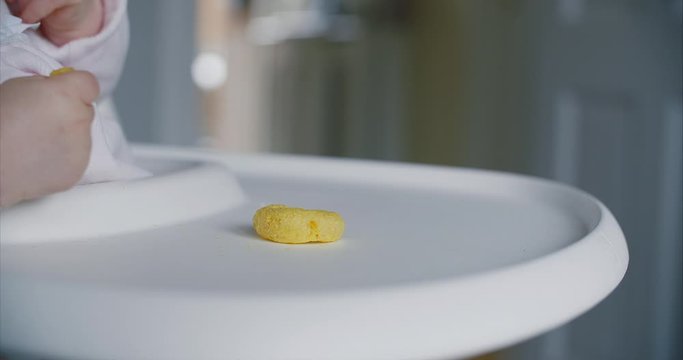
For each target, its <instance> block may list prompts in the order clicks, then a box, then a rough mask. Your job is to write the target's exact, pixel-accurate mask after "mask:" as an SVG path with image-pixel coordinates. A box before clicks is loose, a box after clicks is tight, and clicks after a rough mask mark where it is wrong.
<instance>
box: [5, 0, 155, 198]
mask: <svg viewBox="0 0 683 360" xmlns="http://www.w3.org/2000/svg"><path fill="white" fill-rule="evenodd" d="M38 22H39V23H40V24H39V25H38V24H36V23H38ZM127 47H128V21H127V17H126V1H125V0H51V1H47V0H0V84H2V86H3V87H2V89H3V91H2V92H3V93H4V94H2V97H3V107H7V108H9V106H5V105H7V104H6V103H9V102H12V105H13V107H14V108H16V107H17V105H16V104H17V102H22V101H23V102H25V103H27V106H25V108H26V113H27V114H28V113H31V112H33V113H35V112H36V111H34V109H30V107H31V106H33V107H43V110H44V114H51V111H52V110H53V109H49V108H48V107H50V106H58V105H56V104H53V103H55V101H44V102H41V103H33V104H30V101H29V100H27V99H30V98H32V97H34V95H35V96H36V99H38V97H37V95H38V92H36V91H34V90H30V89H31V88H32V86H33V87H34V88H36V89H39V88H40V86H47V84H48V82H46V80H39V79H44V78H40V77H34V79H35V80H33V82H32V83H30V80H28V79H31V78H24V79H27V80H22V79H18V78H22V77H27V76H34V75H42V76H48V75H49V74H50V73H51V72H52V71H54V70H57V69H60V68H62V67H65V66H69V67H73V68H75V69H77V70H82V71H87V72H89V73H92V74H93V75H94V76H95V78H96V79H97V83H95V84H92V83H91V84H89V83H88V82H89V81H88V80H87V76H86V77H84V75H83V74H86V75H87V73H85V72H81V71H79V72H76V73H81V75H80V79H78V80H70V79H76V78H78V75H74V76H70V75H69V74H67V75H60V76H58V78H59V77H61V76H64V79H55V81H54V82H53V84H56V85H54V86H60V84H59V82H61V83H63V84H62V85H63V89H62V90H61V92H62V93H68V92H69V91H70V90H69V89H70V88H73V93H78V94H79V96H80V98H82V99H84V100H85V101H90V102H92V101H93V99H94V98H95V97H96V94H97V91H98V90H97V88H98V86H99V91H100V96H99V98H97V102H96V104H95V103H92V106H93V109H94V112H93V113H94V120H93V122H92V126H91V128H90V129H89V130H90V132H91V144H92V146H91V151H90V155H89V159H88V162H87V167H86V169H85V173H84V174H83V175H82V177H81V179H80V181H78V183H79V184H86V183H94V182H103V181H111V180H122V179H131V178H137V177H143V176H146V175H148V173H147V172H145V171H144V170H142V169H140V168H138V167H136V166H135V165H133V163H132V160H131V157H130V154H129V151H128V146H127V143H126V139H125V136H124V134H123V132H122V130H121V127H120V126H119V124H118V121H117V116H116V112H115V109H114V107H113V103H112V101H111V95H112V91H113V89H114V87H115V85H116V83H117V81H118V78H119V76H120V74H121V70H122V67H123V62H124V59H125V55H126V51H127ZM10 79H15V80H12V81H9V80H10ZM83 79H86V80H83ZM22 81H23V83H22ZM27 83H28V84H27ZM50 86H52V85H50ZM10 89H11V90H13V91H14V92H16V90H15V89H19V90H21V91H24V92H28V91H32V92H31V93H26V94H25V96H10V91H9V90H10ZM22 89H23V90H22ZM87 91H89V92H90V94H84V92H87ZM28 104H30V105H28ZM57 110H58V109H54V111H57ZM10 115H12V114H10V112H9V110H7V111H5V110H3V117H7V118H9V117H10ZM55 116H57V115H55ZM30 120H31V121H37V120H36V119H30ZM39 120H42V121H43V122H45V124H46V126H48V125H49V121H50V120H51V119H49V118H45V119H39ZM6 122H9V120H8V121H6V119H3V138H2V142H3V144H2V149H3V150H6V149H7V148H8V146H9V145H10V143H11V142H12V140H15V139H9V138H8V131H10V130H9V125H7V126H5V125H4V124H5V123H6ZM5 128H7V130H5ZM15 142H17V143H18V141H15ZM5 143H7V144H5ZM33 146H40V144H34V145H33ZM15 148H16V147H15ZM4 159H5V157H4V156H3V160H4ZM3 168H4V166H3ZM3 171H4V170H3ZM5 175H6V174H3V179H5V178H10V177H9V176H5ZM5 188H6V186H4V185H3V191H5V190H4V189H5Z"/></svg>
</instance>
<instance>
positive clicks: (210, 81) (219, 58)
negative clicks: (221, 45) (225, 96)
mask: <svg viewBox="0 0 683 360" xmlns="http://www.w3.org/2000/svg"><path fill="white" fill-rule="evenodd" d="M227 78H228V60H227V58H226V57H225V56H223V55H220V54H218V53H215V52H208V51H206V52H201V53H199V54H198V55H197V56H196V57H195V58H194V61H192V80H193V81H194V83H195V84H196V85H197V87H199V88H200V89H202V90H214V89H218V88H219V87H221V86H223V84H225V80H227Z"/></svg>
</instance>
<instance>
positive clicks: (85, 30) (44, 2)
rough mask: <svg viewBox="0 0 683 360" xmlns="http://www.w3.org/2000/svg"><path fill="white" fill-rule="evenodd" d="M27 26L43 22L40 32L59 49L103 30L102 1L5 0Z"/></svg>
mask: <svg viewBox="0 0 683 360" xmlns="http://www.w3.org/2000/svg"><path fill="white" fill-rule="evenodd" d="M6 1H7V4H8V5H9V7H10V10H11V11H12V13H13V14H14V15H15V16H18V17H20V18H21V19H22V20H23V21H24V23H27V24H33V23H36V22H39V21H40V30H41V31H42V32H43V34H44V35H45V37H46V38H47V39H48V40H50V41H51V42H52V43H53V44H55V45H57V46H62V45H64V44H66V43H68V42H70V41H72V40H76V39H80V38H83V37H88V36H93V35H95V34H97V33H98V32H99V31H100V29H101V28H102V23H103V21H104V8H103V6H102V1H101V0H6Z"/></svg>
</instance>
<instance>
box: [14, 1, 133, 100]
mask: <svg viewBox="0 0 683 360" xmlns="http://www.w3.org/2000/svg"><path fill="white" fill-rule="evenodd" d="M126 4H127V2H126V0H51V1H47V0H11V4H10V6H11V7H12V10H13V13H14V14H15V15H17V16H20V17H21V18H22V20H23V21H24V22H35V21H40V22H41V25H40V27H39V28H38V29H32V30H28V31H26V32H25V34H26V35H28V37H29V40H30V42H31V43H32V44H33V46H35V47H36V48H37V49H38V50H40V51H42V52H43V53H45V54H46V55H47V56H48V57H50V58H52V59H54V60H56V61H57V62H59V63H60V64H61V65H62V66H70V67H73V68H75V69H77V70H85V71H89V72H91V73H93V74H95V76H96V77H97V79H98V81H99V83H100V89H101V96H102V97H107V96H110V95H111V93H112V91H113V90H114V87H115V86H116V83H117V82H118V79H119V77H120V75H121V71H122V69H123V63H124V60H125V56H126V51H127V49H128V37H129V28H128V18H127V16H126Z"/></svg>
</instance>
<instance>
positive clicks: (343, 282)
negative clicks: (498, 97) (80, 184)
mask: <svg viewBox="0 0 683 360" xmlns="http://www.w3.org/2000/svg"><path fill="white" fill-rule="evenodd" d="M139 155H141V159H145V162H146V163H148V164H155V163H156V164H160V163H169V162H178V161H188V160H190V161H195V162H197V161H199V162H204V161H209V160H212V161H220V162H222V163H224V164H225V165H228V166H229V167H230V168H232V169H233V170H234V171H235V174H236V175H237V178H238V180H239V182H240V184H241V185H242V187H243V190H244V191H245V194H246V196H247V198H248V201H247V202H245V203H242V204H241V205H238V206H236V207H235V206H233V207H226V208H225V209H224V210H223V211H219V212H214V213H213V215H211V216H204V217H202V218H196V217H194V216H192V217H190V215H191V214H193V212H194V209H202V206H203V205H202V202H201V201H198V200H196V199H205V198H206V197H207V196H210V195H211V193H212V192H214V189H215V188H211V187H208V186H202V185H201V184H196V183H192V181H193V178H192V177H191V176H183V177H175V178H173V176H174V175H173V173H174V172H175V171H177V169H176V170H170V172H169V173H168V175H164V176H165V177H166V180H165V181H167V184H166V185H167V186H171V185H172V184H175V186H181V184H183V183H186V184H191V183H192V184H194V186H191V187H188V188H187V189H185V191H173V192H172V191H170V190H169V189H168V188H166V189H164V190H163V191H162V190H158V196H159V197H168V198H170V199H168V201H167V202H161V203H157V205H154V204H153V203H150V204H148V203H147V200H145V199H143V200H142V201H138V200H137V198H135V197H132V196H131V197H128V198H126V199H125V200H121V201H120V202H117V203H102V204H100V206H99V207H98V206H97V204H89V206H88V211H91V212H93V213H99V212H105V213H111V212H114V211H124V210H125V211H131V212H133V214H134V215H130V214H122V216H124V218H123V221H122V222H123V223H125V222H126V221H128V220H129V218H130V217H131V216H137V217H139V218H141V219H143V221H144V220H145V219H147V220H148V225H149V226H148V227H147V228H146V230H145V231H137V232H129V231H128V230H129V229H124V230H122V231H121V233H119V234H111V233H110V234H109V236H107V237H106V238H102V236H100V235H97V234H92V235H91V236H88V237H86V239H82V240H83V241H60V242H53V241H51V239H49V238H46V239H45V241H43V242H36V243H33V244H31V245H30V246H26V245H22V244H5V243H3V244H2V251H0V256H1V260H2V261H0V266H1V269H2V271H1V272H0V276H2V279H1V280H2V281H1V282H0V284H2V292H0V310H1V311H0V330H1V331H2V334H3V336H2V338H1V340H0V341H1V342H0V347H2V348H3V349H4V350H6V351H8V352H11V351H16V352H23V353H30V354H36V355H45V356H50V357H56V358H87V359H108V358H117V359H130V358H151V359H166V358H176V359H199V358H204V359H208V358H228V359H237V358H239V359H323V358H324V359H344V360H347V359H392V360H393V359H423V358H428V359H431V358H453V357H465V356H470V355H474V354H477V353H481V352H485V351H489V350H493V349H496V348H500V347H502V346H506V345H509V344H512V343H515V342H518V341H521V340H523V339H526V338H529V337H531V336H534V335H537V334H540V333H543V332H545V331H548V330H550V329H552V328H554V327H557V326H560V325H561V324H564V323H566V322H567V321H569V320H571V319H573V318H575V317H577V316H579V315H580V314H582V313H584V312H585V311H587V310H588V309H590V308H591V307H593V306H594V305H596V304H597V303H599V302H600V301H601V300H602V299H604V297H605V296H607V295H608V294H609V293H610V292H611V291H612V290H613V289H614V288H615V287H616V286H617V285H618V284H619V282H620V281H621V279H622V277H623V275H624V273H625V271H626V267H627V264H628V251H627V248H626V243H625V241H624V237H623V234H622V233H621V230H620V228H619V225H618V224H617V222H616V221H615V219H614V217H613V216H612V214H611V213H610V211H609V210H608V209H607V208H605V207H604V206H603V205H602V204H601V203H600V202H599V201H597V200H596V199H595V198H593V197H591V196H589V195H587V194H585V193H583V192H580V191H578V190H575V189H572V188H570V187H567V186H563V185H560V184H556V183H553V182H549V181H544V180H539V179H533V178H528V177H523V176H517V175H508V174H503V173H494V172H485V171H477V170H466V169H455V168H443V167H430V166H415V165H406V164H396V163H381V162H367V161H350V160H331V159H321V158H303V157H285V156H228V155H220V154H219V155H208V154H206V153H199V152H191V151H182V150H174V149H156V148H148V149H146V150H144V151H141V152H140V153H139ZM148 167H149V166H148ZM312 170H314V171H312ZM186 171H187V174H188V175H189V174H191V172H192V171H194V170H192V169H187V170H186ZM164 176H162V177H159V178H158V179H155V178H154V177H153V178H150V179H145V180H140V181H139V184H138V185H134V186H139V187H140V189H141V188H142V187H144V186H145V185H144V184H145V183H149V184H150V185H151V184H152V183H153V182H155V181H159V180H161V179H162V178H163V177H164ZM91 189H94V188H91ZM140 189H139V190H134V191H135V192H136V193H141V190H140ZM149 190H150V191H152V192H155V190H154V189H152V187H151V186H150V188H149ZM108 191H110V192H111V194H112V195H113V194H114V192H118V193H120V194H121V195H122V196H125V192H126V191H127V190H126V189H125V188H121V189H118V190H117V189H109V190H108ZM64 195H65V196H68V194H64ZM73 195H74V196H77V197H78V196H80V195H77V194H76V193H74V194H73ZM92 195H93V196H94V195H95V194H94V191H93V194H92ZM214 195H215V197H216V198H220V197H223V196H224V194H223V193H219V192H215V194H214ZM126 201H130V204H128V205H126ZM74 203H76V202H75V201H74ZM268 203H285V204H291V205H294V206H301V207H307V208H322V209H330V210H335V211H338V212H339V213H341V214H342V216H343V217H344V218H345V220H346V223H347V231H346V234H345V235H344V237H343V239H341V240H340V241H338V242H336V243H332V244H322V245H320V244H313V245H303V246H289V245H282V244H276V243H272V242H268V241H265V240H261V239H259V238H258V237H257V236H256V235H255V234H254V233H253V231H252V230H251V217H252V215H253V213H254V211H255V210H256V209H258V208H259V207H260V206H263V205H264V204H268ZM129 206H141V207H142V208H141V209H143V210H141V211H134V210H133V208H129ZM155 207H156V208H155ZM177 209H183V211H185V214H186V215H188V218H187V219H186V220H187V221H183V219H180V218H176V219H175V220H174V221H170V222H168V221H165V220H164V217H165V214H169V213H175V212H176V211H179V210H177ZM107 218H108V219H109V222H110V223H119V219H118V218H117V217H114V216H108V217H107ZM42 225H43V224H41V223H38V222H37V221H36V222H34V226H36V227H40V226H42ZM103 226H104V227H107V226H108V225H106V224H104V225H103ZM112 226H113V225H112ZM3 227H4V226H3ZM27 231H30V230H28V229H27ZM17 235H19V234H17ZM4 237H5V236H3V240H4ZM8 240H9V242H13V241H12V240H13V239H11V238H8ZM96 240H97V241H96ZM36 314H39V315H36ZM26 334H31V336H26ZM264 339H265V340H264ZM264 341H267V346H264ZM124 345H125V346H124Z"/></svg>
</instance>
